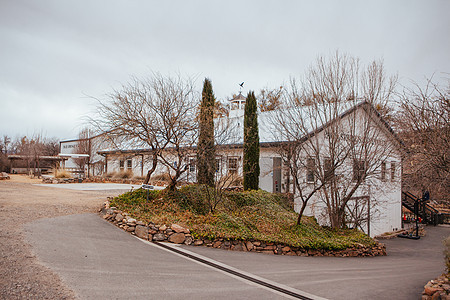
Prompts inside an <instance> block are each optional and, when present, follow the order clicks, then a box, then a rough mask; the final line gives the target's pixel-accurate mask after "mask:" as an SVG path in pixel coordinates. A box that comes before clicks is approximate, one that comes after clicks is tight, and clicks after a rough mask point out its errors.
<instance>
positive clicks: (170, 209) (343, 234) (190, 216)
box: [110, 185, 376, 250]
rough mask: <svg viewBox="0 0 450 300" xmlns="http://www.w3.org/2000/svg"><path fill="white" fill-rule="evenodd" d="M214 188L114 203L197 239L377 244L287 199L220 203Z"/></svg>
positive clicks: (137, 195)
mask: <svg viewBox="0 0 450 300" xmlns="http://www.w3.org/2000/svg"><path fill="white" fill-rule="evenodd" d="M215 196H216V197H214V191H213V189H212V188H206V187H205V186H198V185H190V186H185V187H183V188H181V189H179V190H176V191H174V192H171V191H167V190H163V191H149V192H148V202H147V191H145V190H142V189H138V190H135V191H132V192H128V193H125V194H123V195H120V196H119V197H116V198H114V199H112V200H111V203H110V205H111V206H114V207H116V208H117V209H119V210H121V211H123V212H127V213H128V214H129V215H130V216H131V217H133V218H135V219H137V220H140V221H144V222H146V223H147V224H148V223H153V224H161V225H163V224H168V225H170V224H180V225H182V226H184V227H187V228H189V229H190V232H191V235H192V236H193V237H194V238H196V239H197V238H202V239H209V240H215V239H218V238H220V239H225V240H241V241H246V240H247V241H250V240H252V241H255V240H256V241H263V242H267V243H277V244H284V245H288V246H293V247H299V248H303V249H327V250H342V249H347V248H355V247H356V248H361V247H364V248H370V247H373V246H375V245H376V242H375V241H374V240H373V239H371V238H370V237H368V236H367V235H365V234H364V233H362V232H360V231H357V230H350V229H341V230H333V229H330V228H324V227H321V226H319V225H318V224H317V222H316V221H315V219H314V218H311V217H303V218H302V222H301V224H300V225H296V219H297V214H296V213H295V212H294V211H293V210H292V209H291V208H289V204H288V201H287V196H286V195H282V194H272V193H268V192H265V191H262V190H258V191H246V192H224V194H223V197H222V200H221V201H219V203H218V204H217V205H216V207H215V209H214V210H213V212H211V207H213V206H214V205H213V204H214V202H218V199H220V198H219V197H218V196H217V195H215Z"/></svg>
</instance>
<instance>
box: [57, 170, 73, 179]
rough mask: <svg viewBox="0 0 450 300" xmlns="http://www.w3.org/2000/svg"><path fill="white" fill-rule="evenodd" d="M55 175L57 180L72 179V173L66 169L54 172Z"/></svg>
mask: <svg viewBox="0 0 450 300" xmlns="http://www.w3.org/2000/svg"><path fill="white" fill-rule="evenodd" d="M53 174H55V178H72V173H70V172H69V171H67V170H66V169H58V170H54V171H53Z"/></svg>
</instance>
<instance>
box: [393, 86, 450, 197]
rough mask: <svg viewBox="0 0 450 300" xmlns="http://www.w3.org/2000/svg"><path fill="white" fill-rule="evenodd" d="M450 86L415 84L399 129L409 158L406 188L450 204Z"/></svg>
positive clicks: (404, 104)
mask: <svg viewBox="0 0 450 300" xmlns="http://www.w3.org/2000/svg"><path fill="white" fill-rule="evenodd" d="M449 120H450V86H447V87H446V88H445V87H443V86H442V85H438V84H436V83H434V82H433V79H432V78H431V79H427V84H426V85H425V87H423V88H422V87H420V86H419V85H418V84H414V86H413V87H412V88H405V90H404V91H403V94H402V95H401V98H400V111H399V114H398V115H397V117H396V125H397V128H398V130H399V131H400V133H401V137H402V138H403V140H404V142H405V144H406V146H407V147H408V151H409V155H408V157H407V159H406V161H405V164H404V175H405V176H404V188H405V189H407V190H409V191H412V192H415V193H419V194H420V193H421V192H422V191H424V190H428V191H431V192H432V194H433V198H435V199H442V200H447V201H448V200H449V199H450V198H449V195H450V186H449V184H448V182H449V177H450V175H449V174H450V123H449Z"/></svg>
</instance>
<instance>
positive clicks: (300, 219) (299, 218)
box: [297, 202, 307, 225]
mask: <svg viewBox="0 0 450 300" xmlns="http://www.w3.org/2000/svg"><path fill="white" fill-rule="evenodd" d="M306 204H307V202H303V203H302V208H300V212H299V213H298V218H297V225H300V223H301V221H302V216H303V213H304V211H305V209H306Z"/></svg>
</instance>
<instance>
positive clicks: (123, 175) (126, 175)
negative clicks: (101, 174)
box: [113, 170, 133, 179]
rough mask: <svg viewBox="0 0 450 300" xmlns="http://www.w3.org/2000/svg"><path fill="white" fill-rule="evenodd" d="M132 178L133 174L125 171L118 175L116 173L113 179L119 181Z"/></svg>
mask: <svg viewBox="0 0 450 300" xmlns="http://www.w3.org/2000/svg"><path fill="white" fill-rule="evenodd" d="M132 177H133V172H132V171H131V170H126V171H120V172H119V173H116V174H115V175H114V176H113V178H120V179H131V178H132Z"/></svg>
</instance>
